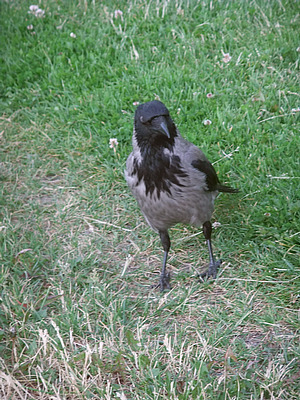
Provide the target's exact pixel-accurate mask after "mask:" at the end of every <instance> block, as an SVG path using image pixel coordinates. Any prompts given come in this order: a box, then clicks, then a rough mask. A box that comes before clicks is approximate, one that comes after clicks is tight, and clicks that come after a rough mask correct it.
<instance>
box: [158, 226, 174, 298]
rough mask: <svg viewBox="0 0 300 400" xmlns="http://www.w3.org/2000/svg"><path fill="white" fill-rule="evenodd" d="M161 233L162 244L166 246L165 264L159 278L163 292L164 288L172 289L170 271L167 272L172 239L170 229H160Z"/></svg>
mask: <svg viewBox="0 0 300 400" xmlns="http://www.w3.org/2000/svg"><path fill="white" fill-rule="evenodd" d="M159 235H160V240H161V244H162V246H163V248H164V251H165V252H164V260H163V266H162V270H161V274H160V279H159V285H157V286H159V287H160V290H161V291H162V292H163V291H164V290H170V289H171V285H170V273H169V272H167V259H168V253H169V250H170V247H171V241H170V236H169V234H168V231H159Z"/></svg>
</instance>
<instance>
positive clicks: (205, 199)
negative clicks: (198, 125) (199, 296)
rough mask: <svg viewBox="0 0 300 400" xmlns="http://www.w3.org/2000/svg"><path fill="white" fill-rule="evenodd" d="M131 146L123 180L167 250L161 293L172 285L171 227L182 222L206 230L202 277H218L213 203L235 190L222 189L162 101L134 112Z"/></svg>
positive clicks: (143, 106) (201, 153)
mask: <svg viewBox="0 0 300 400" xmlns="http://www.w3.org/2000/svg"><path fill="white" fill-rule="evenodd" d="M132 145H133V151H132V153H131V154H130V155H129V157H128V159H127V163H126V171H125V178H126V181H127V183H128V186H129V187H130V189H131V191H132V194H133V196H134V197H135V198H136V200H137V202H138V204H139V207H140V209H141V211H142V213H143V214H144V217H145V219H146V221H147V223H148V224H149V225H150V226H151V227H152V228H153V229H154V230H155V231H157V232H158V233H159V234H160V238H161V242H162V245H163V248H164V251H165V254H164V261H163V269H162V273H161V278H160V287H161V289H162V290H164V289H166V288H169V287H170V285H169V280H170V277H169V274H168V273H167V272H166V261H167V256H168V252H169V248H170V238H169V235H168V229H169V228H170V227H171V226H173V225H175V224H176V223H179V222H180V223H183V224H190V225H193V226H196V227H200V226H202V227H203V232H204V236H205V238H206V240H207V243H208V249H209V254H210V264H209V268H208V271H207V272H206V273H205V274H204V275H205V276H212V277H215V276H216V273H217V269H218V267H219V265H220V264H221V261H215V259H214V257H213V253H212V248H211V223H210V219H211V216H212V213H213V210H214V200H215V198H216V196H217V195H218V193H219V192H220V191H221V192H229V193H234V192H237V190H236V189H233V188H231V187H228V186H224V185H221V183H220V181H219V179H218V177H217V174H216V172H215V170H214V168H213V166H212V164H211V163H210V162H209V161H208V159H207V158H206V156H205V155H204V153H203V152H202V151H201V150H200V149H199V148H198V147H197V146H195V145H194V144H192V143H190V142H188V141H187V140H185V139H184V138H183V137H182V136H181V135H180V133H179V131H178V129H177V127H176V126H175V124H174V122H173V120H172V119H171V117H170V114H169V111H168V109H167V108H166V107H165V105H164V104H163V103H161V102H160V101H156V100H155V101H151V102H148V103H145V104H141V105H140V106H139V107H138V108H137V109H136V112H135V120H134V130H133V139H132ZM204 275H203V276H204Z"/></svg>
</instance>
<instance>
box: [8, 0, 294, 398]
mask: <svg viewBox="0 0 300 400" xmlns="http://www.w3.org/2000/svg"><path fill="white" fill-rule="evenodd" d="M0 6H1V12H0V15H1V17H0V18H1V26H2V30H1V43H0V45H1V70H0V75H1V76H0V78H1V79H0V85H1V88H0V92H1V98H0V102H1V103H0V107H1V110H2V111H1V119H0V124H1V127H0V151H1V153H0V157H1V159H0V161H1V164H0V168H1V169H0V177H1V185H0V189H1V197H0V201H1V209H0V215H1V220H0V235H1V236H0V237H1V240H0V254H1V256H0V257H1V262H0V268H1V275H0V290H1V308H0V321H1V322H0V337H1V342H0V354H1V356H0V366H1V367H0V393H1V395H0V397H1V398H3V399H5V400H8V399H40V400H44V399H66V400H67V399H68V400H69V399H75V400H77V399H116V398H120V399H123V400H124V399H174V400H175V399H180V400H183V399H227V400H229V399H247V400H249V399H253V400H254V399H261V400H262V399H276V400H277V399H289V400H291V399H298V395H299V391H300V375H299V288H300V270H299V205H300V200H299V154H298V153H299V150H298V149H299V145H300V143H299V126H300V124H299V115H300V113H299V105H300V104H299V93H298V90H299V54H300V53H299V40H298V35H297V29H298V26H299V3H298V2H297V1H288V0H270V1H269V2H265V1H261V0H256V1H250V0H249V1H248V0H245V1H243V2H233V1H228V0H227V1H207V0H204V1H201V2H200V1H196V0H191V1H189V2H185V1H176V2H175V1H168V0H166V1H160V0H157V1H150V0H147V1H146V2H145V1H140V0H130V1H128V2H121V1H106V0H104V1H101V2H99V1H84V0H79V1H76V2H75V1H54V0H49V1H47V2H46V1H44V2H40V3H39V6H40V7H41V8H42V9H43V10H45V15H44V18H37V17H35V16H34V15H32V14H28V10H29V6H30V2H27V1H23V2H19V1H13V0H12V1H3V0H2V1H1V2H0ZM118 9H120V10H121V11H122V12H123V14H122V15H120V13H119V14H118V13H116V15H115V10H118ZM30 25H32V27H31V26H30ZM29 28H30V29H29ZM71 32H73V33H74V34H75V35H76V37H71V36H70V33H71ZM73 36H74V35H73ZM225 53H229V54H230V56H231V57H232V58H231V59H230V61H229V62H228V63H225V62H224V61H223V58H224V55H223V54H225ZM208 93H212V94H213V97H211V98H208V97H207V94H208ZM154 98H160V99H161V100H162V101H163V102H164V103H165V104H166V105H167V107H168V108H169V109H170V112H171V114H172V116H173V117H174V120H175V121H176V123H177V125H178V126H179V128H180V131H181V133H182V134H183V136H184V137H186V138H188V139H189V140H191V141H193V142H194V143H195V144H197V145H199V146H200V147H201V148H202V149H203V151H204V152H205V153H206V154H207V155H208V156H209V158H210V160H212V161H215V168H216V169H217V171H218V174H219V176H220V178H221V180H222V181H223V182H224V183H229V184H231V185H232V186H236V187H239V188H240V194H238V195H234V196H233V195H232V196H230V195H221V196H219V198H218V200H217V202H216V211H215V214H214V221H219V222H220V223H221V226H220V227H219V228H216V229H215V230H214V242H213V243H214V248H215V252H216V254H217V256H218V257H221V258H222V259H223V260H224V263H223V264H222V268H221V271H220V274H219V276H218V278H217V280H216V281H214V282H206V283H200V282H199V280H198V279H197V274H198V273H199V271H200V270H201V269H202V268H203V267H204V266H205V264H206V263H207V258H208V255H207V249H206V246H205V243H204V240H203V237H202V235H201V233H199V232H198V231H197V230H196V229H194V228H191V227H184V226H181V225H178V226H176V227H174V228H173V229H172V230H171V232H170V233H171V240H172V251H171V255H170V262H169V268H170V270H171V273H172V286H173V288H172V290H171V291H170V292H167V293H164V294H161V293H159V292H158V291H156V290H154V289H151V285H152V284H153V283H156V282H157V279H158V276H159V271H160V267H161V261H162V249H161V246H160V243H159V239H158V237H157V235H156V234H155V233H153V232H152V231H151V230H150V229H149V227H148V226H147V225H146V224H145V222H144V221H143V218H142V216H141V214H140V212H139V210H138V208H137V205H136V203H135V201H134V199H133V198H132V196H131V195H130V193H129V190H128V188H127V187H126V183H125V181H124V177H123V170H124V166H125V161H126V157H127V155H128V154H129V152H130V151H131V133H132V125H133V114H134V110H135V106H134V105H133V103H134V102H140V103H142V102H145V101H148V100H153V99H154ZM204 119H210V120H211V121H212V124H211V125H209V126H204V124H203V120H204ZM110 138H117V140H118V142H119V145H118V147H117V149H116V152H114V151H113V149H111V148H110V147H109V139H110Z"/></svg>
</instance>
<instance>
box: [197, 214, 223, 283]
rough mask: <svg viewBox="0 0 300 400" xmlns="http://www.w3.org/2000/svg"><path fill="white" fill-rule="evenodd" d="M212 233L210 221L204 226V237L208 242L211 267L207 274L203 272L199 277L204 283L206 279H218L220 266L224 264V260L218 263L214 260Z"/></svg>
mask: <svg viewBox="0 0 300 400" xmlns="http://www.w3.org/2000/svg"><path fill="white" fill-rule="evenodd" d="M211 231H212V226H211V223H210V221H207V222H205V223H204V224H203V233H204V237H205V239H206V241H207V246H208V252H209V266H208V270H207V271H206V272H203V273H202V274H200V275H199V278H200V279H201V280H202V281H204V280H205V279H208V278H210V277H212V278H213V279H216V277H217V272H218V269H219V266H220V265H221V263H222V260H217V261H216V260H215V258H214V255H213V251H212V246H211Z"/></svg>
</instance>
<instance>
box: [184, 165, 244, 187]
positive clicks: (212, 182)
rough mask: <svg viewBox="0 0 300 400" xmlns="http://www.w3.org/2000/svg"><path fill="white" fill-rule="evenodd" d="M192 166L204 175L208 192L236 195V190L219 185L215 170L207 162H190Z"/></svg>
mask: <svg viewBox="0 0 300 400" xmlns="http://www.w3.org/2000/svg"><path fill="white" fill-rule="evenodd" d="M191 164H192V166H193V167H194V168H196V169H198V170H199V171H201V172H203V173H204V174H205V175H206V184H207V188H208V189H207V190H208V191H209V192H214V191H216V190H218V191H219V192H227V193H237V192H238V189H234V188H232V187H230V186H225V185H221V183H220V181H219V178H218V175H217V173H216V170H215V169H214V167H213V166H212V164H211V163H210V162H209V161H207V160H206V161H203V160H199V159H198V160H194V161H192V163H191Z"/></svg>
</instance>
